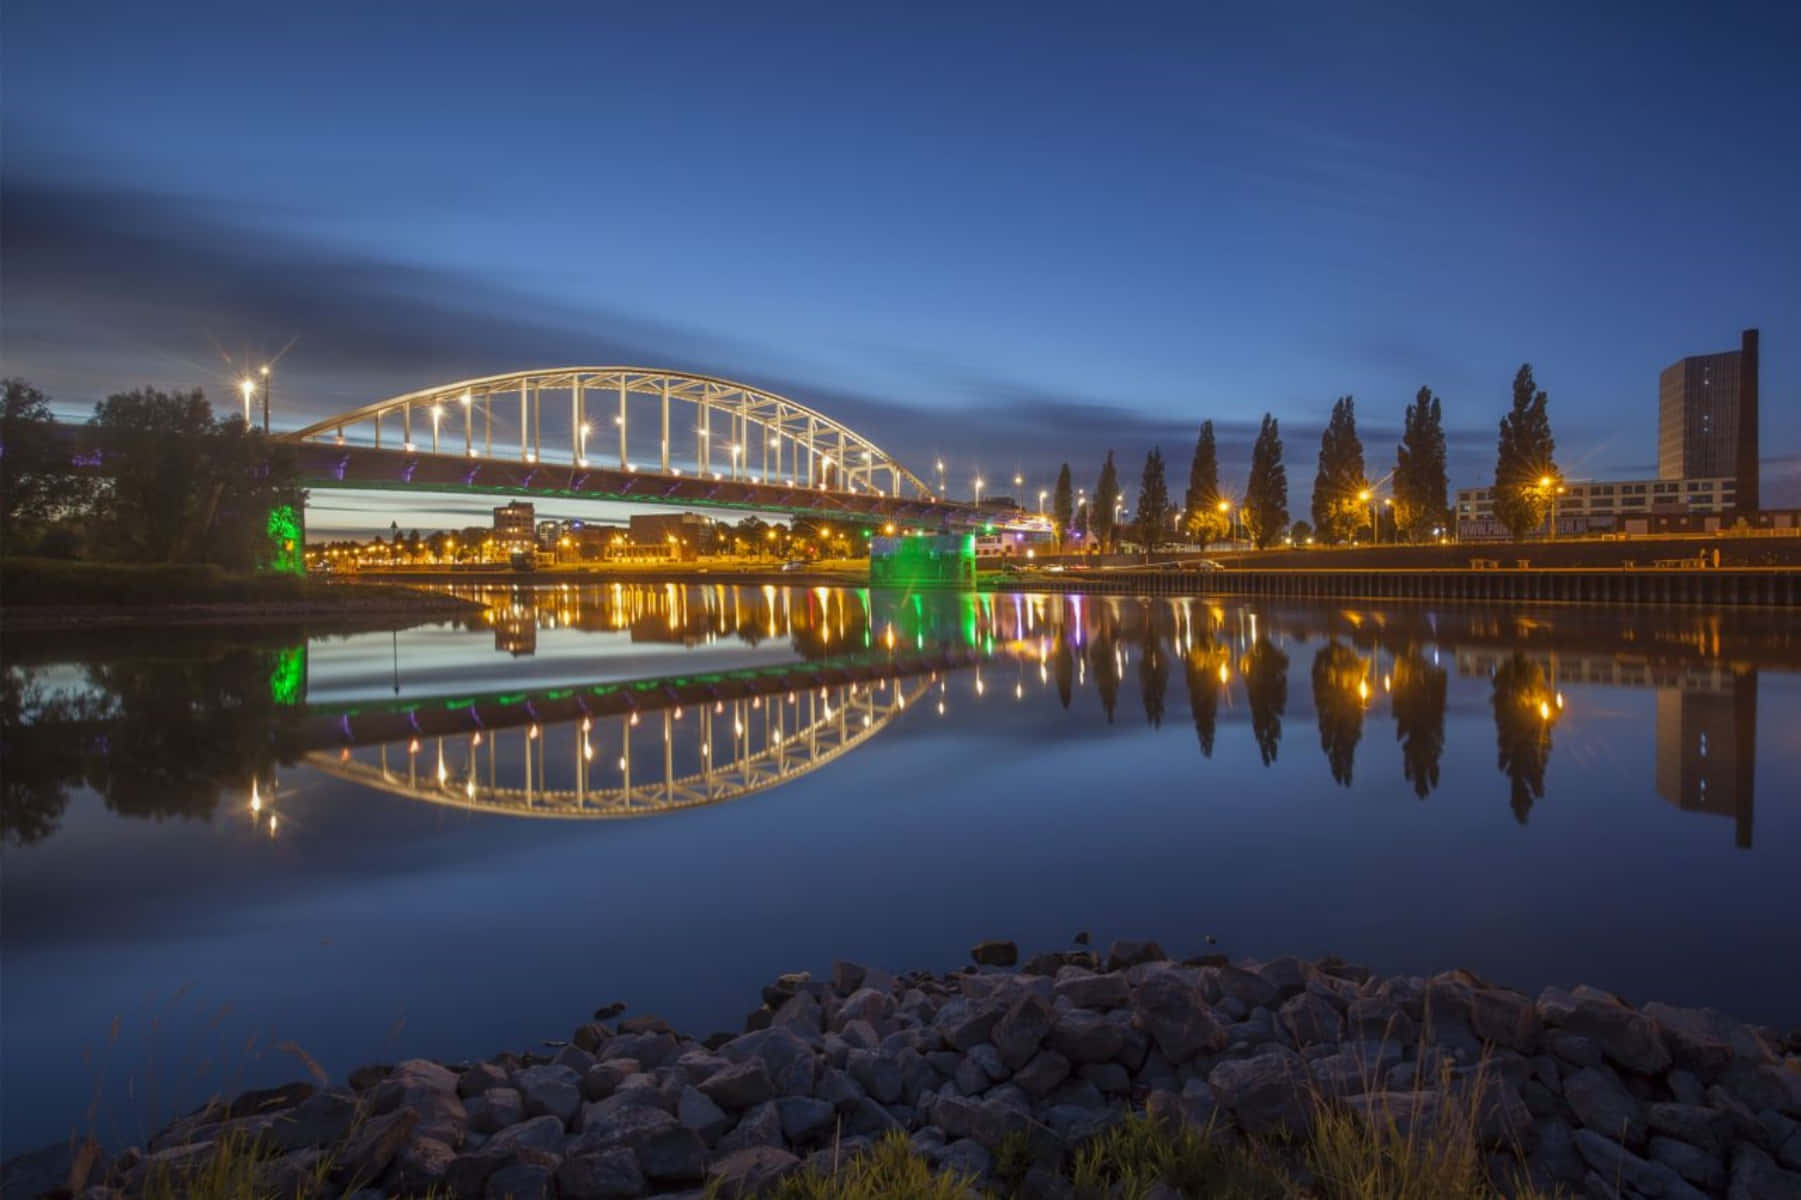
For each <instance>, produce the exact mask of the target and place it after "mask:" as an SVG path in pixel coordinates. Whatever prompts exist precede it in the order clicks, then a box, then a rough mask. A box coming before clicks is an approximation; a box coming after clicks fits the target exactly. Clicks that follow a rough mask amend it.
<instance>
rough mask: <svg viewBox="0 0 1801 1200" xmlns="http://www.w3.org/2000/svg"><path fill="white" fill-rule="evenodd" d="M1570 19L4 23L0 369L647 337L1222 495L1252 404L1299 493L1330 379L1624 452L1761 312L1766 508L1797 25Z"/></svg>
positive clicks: (336, 357)
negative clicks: (1666, 382) (1197, 463)
mask: <svg viewBox="0 0 1801 1200" xmlns="http://www.w3.org/2000/svg"><path fill="white" fill-rule="evenodd" d="M1579 9H1580V6H1568V5H1565V6H1550V5H1542V6H1540V5H1510V6H1503V7H1502V8H1501V9H1497V10H1494V11H1492V12H1490V11H1485V12H1484V13H1483V14H1482V15H1481V16H1479V17H1476V18H1467V17H1464V16H1462V15H1448V14H1447V12H1446V11H1445V10H1444V9H1443V8H1442V6H1434V5H1425V4H1413V5H1393V6H1384V10H1383V12H1382V14H1380V15H1370V14H1368V13H1365V14H1358V13H1354V12H1350V11H1348V10H1347V8H1346V6H1339V5H1308V4H1292V5H1279V6H1267V5H1262V6H1248V5H1247V6H1218V7H1215V8H1213V9H1211V10H1204V9H1202V7H1201V6H1172V7H1168V8H1157V7H1138V6H1126V7H1116V8H1112V9H1108V10H1106V11H1105V13H1104V14H1102V13H1101V12H1099V11H1097V10H1094V9H1092V8H1089V7H1086V6H1083V7H1077V6H1058V5H1040V6H1016V7H1001V6H948V7H942V8H934V7H931V6H906V7H904V8H900V9H894V10H892V11H883V12H869V13H862V12H856V11H855V10H852V9H846V8H844V7H842V6H830V5H816V6H780V5H778V6H773V7H767V8H764V7H760V8H758V9H757V10H756V19H755V20H751V19H749V18H748V17H747V15H746V11H745V10H743V9H741V8H740V7H738V6H725V5H721V6H697V5H676V6H664V7H661V8H659V9H658V10H656V11H655V12H639V11H636V10H630V11H628V10H625V9H623V8H620V7H617V6H606V5H599V6H597V5H571V6H556V5H520V6H512V7H510V8H508V9H506V10H505V11H504V12H503V11H502V10H497V9H494V8H493V7H492V6H485V5H484V6H476V5H459V4H436V5H429V6H427V5H414V4H392V5H363V4H356V5H349V4H337V3H317V4H310V5H305V6H298V7H294V8H291V9H281V10H275V9H268V8H266V7H262V6H253V5H243V4H233V5H226V4H218V5H201V4H172V5H161V6H144V5H136V4H122V3H89V2H81V0H75V2H67V3H57V4H46V3H15V4H9V5H7V6H6V8H5V10H4V13H3V14H0V33H3V34H4V38H5V43H4V45H5V57H6V66H7V70H6V76H5V84H4V86H5V94H4V102H5V118H4V120H5V129H4V132H5V139H6V166H5V177H4V185H5V188H4V191H5V195H4V199H5V209H6V211H5V218H6V220H5V227H4V235H3V236H4V239H5V240H4V252H5V266H6V275H7V284H6V297H5V300H6V304H5V326H4V351H5V370H6V371H7V372H8V373H11V374H22V375H25V376H27V377H29V378H31V379H32V380H34V381H35V382H38V383H39V384H40V386H43V387H45V388H46V389H47V390H48V391H50V392H51V393H52V394H53V395H54V397H55V398H56V399H57V400H58V401H59V402H60V403H62V404H63V405H65V406H66V407H67V408H68V409H69V410H70V411H81V410H85V409H86V408H87V407H88V406H89V405H91V403H92V401H93V400H94V399H96V398H98V397H100V396H102V395H104V394H106V393H107V392H110V391H115V390H121V389H124V388H127V387H130V386H137V385H140V384H146V383H148V384H157V385H162V386H194V385H199V386H203V387H205V388H206V389H207V390H208V392H209V394H210V395H213V396H214V397H215V399H219V400H223V399H226V398H227V389H228V388H229V386H230V381H231V379H232V378H233V377H234V376H235V374H236V368H235V367H234V366H232V365H230V364H229V363H228V362H227V361H226V358H227V357H229V358H231V359H234V360H236V361H237V362H239V363H242V362H244V361H248V360H259V359H260V358H262V357H263V356H265V355H267V354H270V353H272V352H274V351H275V350H278V349H280V348H281V347H282V346H284V345H286V344H287V343H288V342H289V341H290V340H291V339H297V340H296V341H294V345H293V347H292V349H291V350H289V352H288V353H287V355H286V357H285V358H283V359H282V361H281V365H280V372H281V373H280V376H279V379H280V382H279V391H278V420H287V421H292V422H294V423H298V422H299V421H300V420H301V419H302V418H317V417H323V416H326V415H329V414H330V413H331V412H333V411H337V410H339V409H342V408H347V407H350V406H352V405H355V404H360V403H364V402H367V401H370V400H374V399H378V398H380V397H382V396H384V395H389V394H394V393H397V392H400V391H406V390H411V389H413V388H416V387H422V386H426V385H428V384H432V383H437V382H442V381H448V380H452V379H457V378H464V377H468V376H472V375H479V374H486V373H491V372H500V371H506V370H511V369H515V368H519V367H523V366H528V365H545V366H548V365H553V364H558V363H576V362H582V363H603V362H613V361H622V360H623V361H630V362H636V363H653V364H657V365H669V366H675V367H683V368H690V369H696V370H703V371H708V372H711V373H716V374H722V375H726V376H729V377H734V378H739V379H743V380H746V381H748V382H752V383H755V384H759V385H761V386H765V387H769V388H772V389H774V390H778V391H785V392H788V393H790V394H793V395H795V396H796V397H797V398H799V399H803V400H807V401H810V402H812V403H814V404H816V405H817V406H819V407H821V408H823V409H825V410H826V411H828V412H831V413H833V414H834V415H839V416H841V417H843V418H844V419H846V420H847V421H848V422H849V423H850V424H852V425H853V426H855V427H856V428H858V429H859V430H860V431H862V432H865V433H867V434H869V435H870V436H872V437H874V438H875V439H876V440H877V441H878V442H880V443H881V444H883V445H885V446H888V447H889V448H891V449H892V450H894V451H895V452H896V453H898V454H899V455H900V456H901V457H902V458H903V459H904V460H907V461H910V462H912V463H913V464H914V465H915V467H916V469H918V470H920V471H921V473H922V474H923V473H925V472H926V471H927V469H929V467H930V463H931V460H932V459H933V457H935V456H937V455H940V454H942V455H943V456H945V457H946V458H947V459H948V460H949V461H950V462H951V464H952V475H953V477H955V476H956V475H957V474H959V473H961V474H963V475H965V476H973V475H974V474H975V473H976V472H977V471H980V472H982V473H984V474H985V475H987V476H989V477H990V478H996V477H1005V476H1007V475H1009V474H1011V473H1012V472H1014V471H1024V472H1025V473H1026V474H1027V475H1028V476H1030V477H1031V478H1032V479H1034V480H1042V481H1043V482H1048V480H1049V478H1050V476H1051V474H1052V473H1054V471H1055V469H1056V465H1057V464H1058V463H1059V462H1061V461H1064V460H1068V461H1070V462H1071V464H1072V467H1073V468H1074V469H1075V472H1076V476H1077V479H1078V481H1080V482H1084V483H1086V484H1088V485H1089V486H1092V483H1093V477H1094V475H1095V474H1096V472H1097V471H1098V468H1099V460H1100V458H1101V456H1102V454H1103V453H1104V451H1105V449H1106V448H1107V447H1109V446H1112V447H1114V448H1115V449H1117V450H1118V451H1119V454H1120V458H1121V461H1122V462H1123V463H1125V464H1127V466H1126V470H1125V474H1126V475H1128V476H1129V477H1132V478H1135V477H1136V473H1137V464H1138V462H1140V461H1141V460H1142V456H1143V454H1144V452H1145V450H1146V449H1148V448H1149V447H1150V446H1151V445H1153V444H1161V445H1162V447H1163V450H1164V453H1165V456H1166V458H1168V459H1169V460H1170V461H1171V462H1172V464H1173V465H1176V466H1177V473H1178V474H1180V473H1181V472H1182V471H1183V470H1185V464H1186V461H1187V458H1188V455H1189V452H1190V449H1191V447H1192V444H1193V438H1194V429H1195V427H1196V426H1197V425H1198V424H1199V422H1200V421H1201V420H1202V419H1204V418H1209V417H1211V418H1212V419H1214V420H1215V421H1216V422H1218V423H1219V424H1220V426H1221V428H1222V433H1223V434H1224V436H1223V438H1222V455H1223V458H1224V462H1223V466H1224V469H1225V473H1226V475H1227V477H1228V479H1229V480H1241V479H1242V477H1243V473H1244V469H1245V466H1246V463H1247V461H1248V447H1249V441H1250V438H1251V436H1252V435H1253V434H1254V431H1255V426H1256V421H1257V418H1258V416H1259V415H1260V414H1261V413H1262V412H1263V411H1265V410H1268V411H1271V412H1273V413H1274V414H1275V415H1276V416H1277V417H1279V418H1280V419H1281V421H1282V425H1283V432H1284V435H1285V441H1286V446H1287V454H1288V467H1289V476H1290V486H1291V500H1290V508H1291V509H1292V510H1293V511H1294V512H1296V514H1297V515H1299V514H1301V513H1302V512H1304V510H1305V508H1306V499H1307V491H1308V486H1309V484H1310V482H1311V479H1312V474H1313V465H1314V456H1315V454H1316V452H1317V449H1318V434H1319V430H1320V428H1321V426H1322V424H1323V422H1324V420H1325V417H1326V415H1327V414H1328V412H1329V409H1330V406H1331V403H1332V400H1333V399H1334V398H1335V397H1336V396H1339V395H1342V394H1347V393H1348V394H1353V395H1355V396H1356V397H1357V400H1358V415H1359V418H1360V424H1361V426H1362V428H1363V434H1364V442H1365V445H1366V451H1367V452H1368V453H1369V455H1370V458H1371V460H1372V464H1374V463H1375V462H1377V461H1380V463H1381V464H1382V465H1383V466H1386V465H1387V462H1388V461H1389V460H1390V458H1391V457H1392V446H1393V443H1394V440H1395V437H1396V435H1397V432H1398V426H1399V423H1400V415H1401V410H1402V408H1403V406H1404V405H1405V404H1406V403H1407V401H1408V400H1409V399H1411V397H1412V395H1413V393H1414V391H1415V390H1416V389H1417V388H1418V387H1419V386H1420V385H1421V384H1427V385H1429V386H1431V387H1432V388H1433V389H1434V390H1435V391H1437V392H1438V393H1439V394H1440V395H1441V396H1442V397H1443V398H1444V402H1445V410H1446V418H1447V423H1448V424H1449V426H1450V427H1451V432H1452V441H1453V464H1452V465H1453V484H1454V485H1455V484H1466V485H1468V484H1475V483H1480V482H1484V481H1485V479H1486V477H1487V475H1488V473H1489V472H1490V470H1491V469H1492V454H1493V445H1494V429H1495V422H1496V421H1498V420H1499V418H1500V416H1501V414H1502V412H1503V411H1504V409H1505V407H1506V404H1507V400H1508V394H1509V392H1508V389H1509V384H1510V381H1511V378H1512V375H1513V372H1514V370H1515V368H1517V367H1518V365H1519V364H1520V363H1521V362H1522V361H1527V360H1529V361H1531V362H1532V363H1533V365H1534V367H1535V369H1536V372H1537V375H1538V379H1539V382H1540V384H1541V386H1543V387H1545V388H1546V389H1547V390H1548V391H1549V393H1550V396H1551V415H1552V421H1553V425H1554V428H1555V430H1556V433H1557V435H1558V441H1559V448H1560V454H1559V458H1560V460H1561V461H1562V462H1563V464H1564V466H1565V467H1566V470H1568V471H1569V473H1570V474H1571V475H1573V476H1575V477H1589V476H1600V477H1607V476H1620V475H1632V474H1639V475H1642V474H1646V473H1650V472H1651V471H1652V470H1653V464H1654V462H1655V444H1654V441H1655V438H1654V432H1655V428H1654V427H1655V420H1654V415H1653V414H1654V411H1655V402H1656V385H1657V372H1658V371H1659V370H1660V369H1661V368H1662V367H1663V366H1665V365H1667V364H1668V363H1669V362H1671V361H1673V360H1675V359H1676V358H1679V357H1681V356H1683V355H1685V354H1695V353H1706V352H1713V351H1718V350H1724V349H1729V348H1733V347H1735V346H1736V345H1737V340H1738V333H1739V331H1740V329H1742V328H1745V327H1748V326H1756V327H1759V328H1761V329H1762V331H1763V347H1764V364H1763V397H1764V399H1763V404H1764V421H1763V429H1764V454H1765V458H1766V460H1768V465H1767V466H1766V469H1765V473H1766V480H1768V481H1769V482H1768V483H1767V484H1766V503H1787V504H1801V422H1797V421H1796V420H1795V419H1794V416H1795V412H1796V399H1797V392H1798V391H1801V349H1798V347H1801V225H1798V223H1797V221H1796V219H1795V213H1796V212H1798V211H1801V80H1798V78H1797V75H1796V72H1795V68H1794V64H1795V62H1796V61H1797V58H1798V55H1801V17H1797V16H1796V15H1795V14H1794V12H1793V11H1792V8H1791V7H1785V6H1779V5H1776V4H1768V5H1755V4H1753V5H1725V6H1717V7H1715V8H1711V9H1708V10H1707V11H1706V12H1705V13H1702V12H1701V11H1700V10H1695V9H1692V8H1687V9H1684V8H1680V7H1677V6H1673V5H1669V6H1665V5H1656V4H1651V5H1640V6H1634V7H1633V8H1631V9H1630V10H1627V9H1621V10H1620V12H1621V14H1622V15H1620V16H1613V15H1609V14H1607V13H1605V12H1600V11H1592V10H1591V11H1581V10H1579ZM1103 15H1104V19H1103ZM1030 490H1032V489H1031V488H1028V491H1030ZM383 503H384V504H392V503H393V501H392V500H391V499H389V500H385V501H383ZM440 507H441V506H440V505H439V504H438V502H436V501H433V502H432V503H431V505H430V507H429V508H428V507H420V508H417V509H415V510H413V516H412V518H411V519H409V516H408V515H405V511H404V510H396V512H399V513H400V514H401V515H399V517H398V519H399V520H400V522H401V523H402V524H403V525H407V524H412V523H416V522H417V521H418V519H419V515H420V514H424V515H425V516H427V517H430V516H432V515H433V514H434V513H435V512H436V510H437V509H439V508H440ZM453 507H454V506H453ZM393 515H395V514H394V513H386V514H384V516H383V518H382V519H381V520H380V521H378V522H371V524H372V525H379V526H380V527H384V528H385V527H386V525H387V520H388V517H389V516H393ZM320 516H324V514H323V513H321V514H320ZM338 519H339V518H338V517H333V518H330V521H336V520H338ZM343 519H345V520H347V521H349V520H353V516H351V515H344V516H343ZM445 523H457V524H460V523H463V522H462V521H461V519H460V518H458V519H454V520H452V519H450V518H446V522H445ZM318 531H319V525H318V521H317V520H315V522H314V532H315V533H317V532H318Z"/></svg>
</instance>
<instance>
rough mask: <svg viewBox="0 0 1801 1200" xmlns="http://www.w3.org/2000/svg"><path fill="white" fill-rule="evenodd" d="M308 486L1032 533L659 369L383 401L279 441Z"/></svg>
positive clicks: (795, 417) (834, 436)
mask: <svg viewBox="0 0 1801 1200" xmlns="http://www.w3.org/2000/svg"><path fill="white" fill-rule="evenodd" d="M280 436H281V437H282V438H283V439H284V440H288V441H293V442H296V443H298V445H299V451H300V459H301V470H302V474H303V476H304V478H305V480H306V482H307V483H308V484H309V485H313V486H325V487H333V486H335V487H355V488H410V489H419V490H450V491H478V492H493V493H497V494H508V495H532V494H540V495H552V496H566V497H577V498H583V499H595V500H625V501H631V502H638V503H646V502H648V503H658V504H679V505H685V506H699V507H711V508H739V509H751V510H760V511H781V512H790V513H797V514H816V515H821V516H825V515H831V516H848V517H864V518H873V519H878V520H893V521H898V522H907V523H911V524H915V525H921V526H925V525H930V526H943V525H951V526H954V527H959V528H968V527H971V526H975V525H980V524H984V523H988V522H997V523H1001V524H1012V523H1016V522H1018V521H1020V520H1022V519H1024V514H1023V513H1022V512H1020V511H1019V510H1016V509H1010V508H1004V507H996V506H987V507H984V506H982V505H980V504H979V503H971V502H964V501H955V500H951V499H949V498H948V497H945V496H942V495H938V494H935V493H934V492H933V491H932V489H931V488H929V487H927V486H926V484H925V483H924V481H922V480H921V479H920V478H919V477H918V476H917V475H915V474H914V473H913V472H911V471H909V470H908V469H907V468H906V467H904V466H902V465H901V463H900V462H899V461H897V460H896V459H895V458H894V457H893V456H892V455H891V454H889V453H888V452H887V451H885V450H883V449H882V448H881V447H880V446H878V445H876V444H875V443H874V442H873V441H871V440H870V439H869V438H867V437H865V436H864V435H862V434H860V433H858V432H856V431H855V430H853V429H851V428H850V427H849V426H847V425H845V424H843V423H842V422H840V421H837V420H834V419H833V418H831V417H829V416H827V415H825V414H824V413H822V412H820V411H818V410H817V409H814V408H811V407H809V406H807V405H804V404H801V403H800V402H798V401H795V400H792V399H789V398H788V397H786V396H781V395H778V394H776V393H774V392H769V391H765V390H763V389H761V388H756V387H752V386H750V385H748V384H744V383H737V382H734V381H732V380H729V379H721V378H717V377H715V376H710V375H697V374H693V373H690V372H685V371H672V370H664V369H659V368H650V367H623V366H600V367H554V368H549V369H541V370H531V371H516V372H512V373H509V374H505V375H490V376H486V377H483V378H480V379H465V380H461V381H459V382H456V383H447V384H443V385H440V386H437V387H431V388H425V389H422V390H420V391H416V392H409V393H407V394H405V395H401V396H394V397H391V398H389V399H386V400H379V401H377V402H375V403H374V404H368V405H365V406H363V407H362V408H358V409H355V410H352V411H350V412H346V413H341V414H339V415H337V416H335V417H330V418H327V419H326V420H323V421H317V422H315V423H313V424H311V425H308V426H307V427H305V428H304V429H300V430H296V431H294V432H291V433H287V434H282V435H280Z"/></svg>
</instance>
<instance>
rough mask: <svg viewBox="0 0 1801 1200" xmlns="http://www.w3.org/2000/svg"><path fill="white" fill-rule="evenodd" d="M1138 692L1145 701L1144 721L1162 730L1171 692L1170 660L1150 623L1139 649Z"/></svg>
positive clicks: (1145, 628) (1160, 639)
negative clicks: (1167, 697)
mask: <svg viewBox="0 0 1801 1200" xmlns="http://www.w3.org/2000/svg"><path fill="white" fill-rule="evenodd" d="M1138 691H1139V695H1140V696H1141V698H1142V699H1143V700H1144V719H1145V720H1146V721H1148V722H1149V723H1150V726H1151V728H1153V729H1159V728H1161V727H1162V725H1163V703H1164V697H1165V695H1166V694H1167V692H1168V691H1169V659H1168V658H1167V657H1165V655H1164V653H1163V639H1162V638H1160V637H1158V636H1157V631H1156V629H1155V628H1153V627H1152V625H1151V623H1150V622H1149V621H1146V622H1145V627H1144V636H1143V638H1142V639H1141V640H1140V642H1139V648H1138Z"/></svg>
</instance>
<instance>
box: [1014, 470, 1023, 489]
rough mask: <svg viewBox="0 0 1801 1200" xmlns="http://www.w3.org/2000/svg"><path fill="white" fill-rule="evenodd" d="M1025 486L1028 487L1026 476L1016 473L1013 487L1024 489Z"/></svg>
mask: <svg viewBox="0 0 1801 1200" xmlns="http://www.w3.org/2000/svg"><path fill="white" fill-rule="evenodd" d="M1025 485H1026V477H1025V476H1024V475H1020V474H1017V473H1015V474H1014V476H1013V486H1014V487H1024V486H1025Z"/></svg>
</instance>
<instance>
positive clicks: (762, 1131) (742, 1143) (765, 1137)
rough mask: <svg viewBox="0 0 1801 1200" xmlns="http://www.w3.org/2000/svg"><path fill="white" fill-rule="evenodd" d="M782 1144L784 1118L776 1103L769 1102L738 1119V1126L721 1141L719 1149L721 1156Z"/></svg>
mask: <svg viewBox="0 0 1801 1200" xmlns="http://www.w3.org/2000/svg"><path fill="white" fill-rule="evenodd" d="M781 1144H782V1116H781V1114H780V1113H778V1112H777V1111H776V1108H775V1101H773V1100H767V1101H764V1102H763V1103H762V1104H759V1105H757V1107H755V1108H753V1109H751V1110H750V1111H749V1112H747V1113H745V1114H744V1115H743V1116H742V1117H740V1118H738V1124H737V1126H736V1127H734V1128H733V1129H732V1131H731V1132H730V1133H728V1134H726V1135H725V1136H724V1137H722V1138H720V1139H719V1145H718V1147H717V1149H718V1152H719V1153H720V1154H730V1153H732V1152H733V1151H735V1150H743V1149H745V1148H747V1147H750V1146H780V1145H781Z"/></svg>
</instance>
